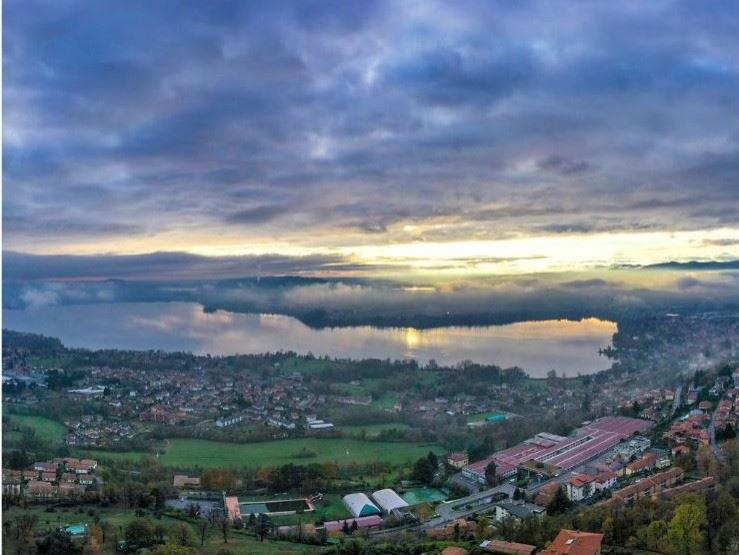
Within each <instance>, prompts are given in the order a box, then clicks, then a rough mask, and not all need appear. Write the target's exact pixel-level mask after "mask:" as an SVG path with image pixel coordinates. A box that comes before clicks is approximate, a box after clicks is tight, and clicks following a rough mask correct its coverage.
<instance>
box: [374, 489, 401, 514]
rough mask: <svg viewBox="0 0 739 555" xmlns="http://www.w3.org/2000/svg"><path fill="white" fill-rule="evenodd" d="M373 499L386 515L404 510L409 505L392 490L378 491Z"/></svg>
mask: <svg viewBox="0 0 739 555" xmlns="http://www.w3.org/2000/svg"><path fill="white" fill-rule="evenodd" d="M372 499H374V500H375V503H377V504H378V505H379V506H380V508H381V509H382V510H383V511H385V513H386V514H390V513H391V512H393V511H394V510H396V509H403V508H404V507H407V506H408V503H407V502H406V501H405V500H404V499H403V498H402V497H400V495H398V494H397V493H396V492H395V490H392V489H390V488H386V489H381V490H377V491H376V492H374V493H373V494H372Z"/></svg>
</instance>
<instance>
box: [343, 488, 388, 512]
mask: <svg viewBox="0 0 739 555" xmlns="http://www.w3.org/2000/svg"><path fill="white" fill-rule="evenodd" d="M342 501H343V502H344V506H346V508H347V509H348V510H349V512H350V513H351V514H352V515H353V516H354V517H360V516H370V515H377V514H380V512H381V511H380V509H379V508H377V505H375V504H374V503H373V502H372V501H371V500H370V498H369V497H367V496H366V495H365V494H363V493H350V494H349V495H345V496H344V497H343V499H342Z"/></svg>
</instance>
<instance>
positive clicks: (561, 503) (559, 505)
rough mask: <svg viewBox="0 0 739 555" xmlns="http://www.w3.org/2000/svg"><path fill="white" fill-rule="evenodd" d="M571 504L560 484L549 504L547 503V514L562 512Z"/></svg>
mask: <svg viewBox="0 0 739 555" xmlns="http://www.w3.org/2000/svg"><path fill="white" fill-rule="evenodd" d="M571 504H572V503H571V502H570V500H569V499H568V497H567V494H566V493H565V490H564V488H562V487H561V486H560V487H559V488H558V489H557V492H556V493H555V494H554V497H553V498H552V500H551V502H550V503H549V505H547V514H548V515H556V514H559V513H564V512H565V511H566V510H567V509H569V508H570V505H571Z"/></svg>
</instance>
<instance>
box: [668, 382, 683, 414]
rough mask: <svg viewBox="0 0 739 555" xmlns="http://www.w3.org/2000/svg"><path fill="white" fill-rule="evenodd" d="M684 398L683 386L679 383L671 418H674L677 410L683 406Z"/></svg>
mask: <svg viewBox="0 0 739 555" xmlns="http://www.w3.org/2000/svg"><path fill="white" fill-rule="evenodd" d="M682 398H683V386H682V385H679V386H678V387H677V389H676V390H675V398H674V399H673V401H672V412H671V413H670V418H673V417H674V416H675V413H676V412H677V410H678V409H679V408H680V407H681V406H682V404H683V403H682Z"/></svg>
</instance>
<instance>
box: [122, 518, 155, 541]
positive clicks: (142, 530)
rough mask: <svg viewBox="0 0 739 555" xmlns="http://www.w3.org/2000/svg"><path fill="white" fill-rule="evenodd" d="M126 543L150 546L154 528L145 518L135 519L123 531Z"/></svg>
mask: <svg viewBox="0 0 739 555" xmlns="http://www.w3.org/2000/svg"><path fill="white" fill-rule="evenodd" d="M124 537H125V538H126V541H127V542H130V543H134V544H150V543H152V542H153V541H154V527H153V526H152V525H151V522H150V521H149V520H148V519H146V518H136V519H134V520H132V521H131V522H129V523H128V525H127V526H126V529H125V531H124Z"/></svg>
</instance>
